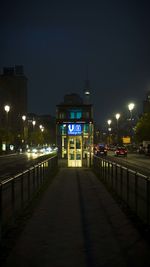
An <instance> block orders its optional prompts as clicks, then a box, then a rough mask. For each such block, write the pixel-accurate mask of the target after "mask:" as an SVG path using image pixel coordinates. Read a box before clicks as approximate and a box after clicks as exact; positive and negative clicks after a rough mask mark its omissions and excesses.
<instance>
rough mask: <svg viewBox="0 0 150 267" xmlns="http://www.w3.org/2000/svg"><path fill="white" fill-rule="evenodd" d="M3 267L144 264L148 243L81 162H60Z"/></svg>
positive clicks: (137, 266) (139, 266)
mask: <svg viewBox="0 0 150 267" xmlns="http://www.w3.org/2000/svg"><path fill="white" fill-rule="evenodd" d="M4 266H5V267H9V266H15V267H20V266H22V267H41V266H42V267H96V266H97V267H101V266H103V267H107V266H108V267H125V266H128V267H130V266H131V267H148V266H150V247H149V245H148V244H147V243H146V242H145V240H144V239H143V238H142V236H141V235H140V233H139V232H138V231H137V229H135V228H134V226H133V224H132V223H131V221H130V220H129V219H128V218H127V217H126V215H125V214H124V213H123V212H122V211H121V209H120V208H119V206H118V205H117V204H116V202H115V201H114V199H113V198H112V197H111V195H110V194H109V193H108V192H107V190H106V189H105V187H104V185H103V184H102V183H101V182H100V181H99V180H98V178H97V177H96V176H95V175H94V174H93V173H92V171H91V170H90V169H87V168H61V169H60V171H59V173H58V174H57V175H56V177H55V179H54V180H53V183H52V184H50V185H49V187H48V188H47V190H46V191H45V193H44V194H43V196H42V199H41V201H40V203H39V205H38V206H37V207H36V208H35V210H34V213H33V215H32V217H31V218H30V219H29V221H28V222H27V224H26V226H25V228H24V230H23V231H22V233H21V235H20V237H19V238H18V240H17V242H16V245H15V247H14V248H13V249H12V251H11V252H10V255H9V256H8V258H7V261H6V264H5V265H4Z"/></svg>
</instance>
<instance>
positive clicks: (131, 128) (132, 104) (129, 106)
mask: <svg viewBox="0 0 150 267" xmlns="http://www.w3.org/2000/svg"><path fill="white" fill-rule="evenodd" d="M134 107H135V104H134V103H130V104H129V105H128V109H129V112H130V131H131V133H130V136H131V142H132V139H133V136H132V131H133V124H132V120H133V114H132V111H133V109H134Z"/></svg>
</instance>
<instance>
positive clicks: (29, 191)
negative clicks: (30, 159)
mask: <svg viewBox="0 0 150 267" xmlns="http://www.w3.org/2000/svg"><path fill="white" fill-rule="evenodd" d="M30 193H31V188H30V170H28V201H29V200H30Z"/></svg>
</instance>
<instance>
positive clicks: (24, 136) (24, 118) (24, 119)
mask: <svg viewBox="0 0 150 267" xmlns="http://www.w3.org/2000/svg"><path fill="white" fill-rule="evenodd" d="M26 119H27V117H26V115H23V116H22V120H23V140H24V143H25V145H26V127H25V121H26Z"/></svg>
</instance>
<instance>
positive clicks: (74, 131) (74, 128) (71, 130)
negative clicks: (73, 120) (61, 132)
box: [68, 124, 82, 135]
mask: <svg viewBox="0 0 150 267" xmlns="http://www.w3.org/2000/svg"><path fill="white" fill-rule="evenodd" d="M81 133H82V127H81V124H68V135H80V134H81Z"/></svg>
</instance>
